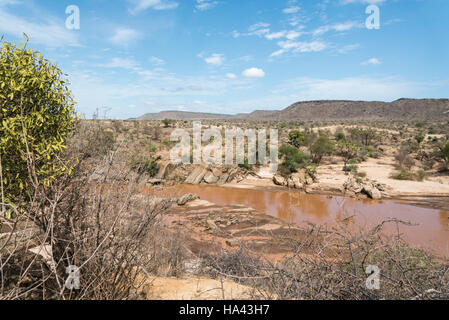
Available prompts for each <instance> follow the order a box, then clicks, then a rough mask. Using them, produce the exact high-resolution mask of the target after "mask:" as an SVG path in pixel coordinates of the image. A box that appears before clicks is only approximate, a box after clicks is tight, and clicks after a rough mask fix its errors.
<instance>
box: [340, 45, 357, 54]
mask: <svg viewBox="0 0 449 320" xmlns="http://www.w3.org/2000/svg"><path fill="white" fill-rule="evenodd" d="M358 48H360V44H348V45H346V46H344V47H342V48H340V49H339V50H338V52H339V53H341V54H346V53H348V52H351V51H354V50H356V49H358Z"/></svg>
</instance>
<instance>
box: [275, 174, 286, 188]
mask: <svg viewBox="0 0 449 320" xmlns="http://www.w3.org/2000/svg"><path fill="white" fill-rule="evenodd" d="M273 182H274V184H275V185H278V186H285V185H286V181H285V178H284V177H281V176H278V175H275V176H274V177H273Z"/></svg>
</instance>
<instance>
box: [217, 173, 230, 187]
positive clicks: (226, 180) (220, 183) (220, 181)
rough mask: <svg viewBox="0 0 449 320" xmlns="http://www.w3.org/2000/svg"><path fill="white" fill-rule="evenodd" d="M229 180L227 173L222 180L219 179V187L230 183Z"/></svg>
mask: <svg viewBox="0 0 449 320" xmlns="http://www.w3.org/2000/svg"><path fill="white" fill-rule="evenodd" d="M228 179H229V174H227V173H225V174H224V175H222V176H221V177H220V179H218V182H217V184H218V185H222V184H225V183H226V182H228Z"/></svg>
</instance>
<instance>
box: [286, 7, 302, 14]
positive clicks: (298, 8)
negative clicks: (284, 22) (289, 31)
mask: <svg viewBox="0 0 449 320" xmlns="http://www.w3.org/2000/svg"><path fill="white" fill-rule="evenodd" d="M300 9H301V8H300V7H298V6H294V7H289V8H285V9H284V10H282V12H284V13H286V14H292V13H297V12H298V11H299V10H300Z"/></svg>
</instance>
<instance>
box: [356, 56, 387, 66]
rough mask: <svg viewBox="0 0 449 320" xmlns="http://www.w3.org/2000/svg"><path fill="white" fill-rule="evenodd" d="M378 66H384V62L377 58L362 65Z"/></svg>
mask: <svg viewBox="0 0 449 320" xmlns="http://www.w3.org/2000/svg"><path fill="white" fill-rule="evenodd" d="M378 64H382V62H381V61H380V60H379V59H377V58H371V59H368V60H366V61H364V62H362V63H361V65H363V66H367V65H378Z"/></svg>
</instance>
